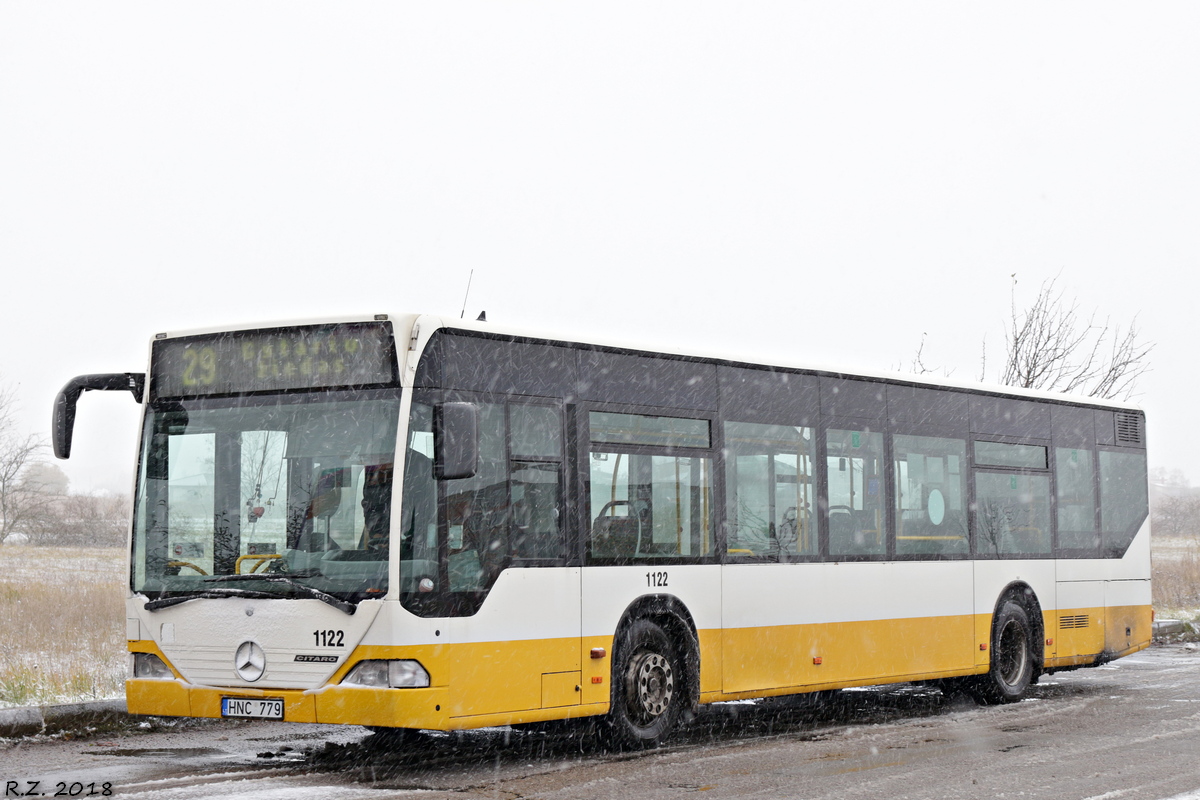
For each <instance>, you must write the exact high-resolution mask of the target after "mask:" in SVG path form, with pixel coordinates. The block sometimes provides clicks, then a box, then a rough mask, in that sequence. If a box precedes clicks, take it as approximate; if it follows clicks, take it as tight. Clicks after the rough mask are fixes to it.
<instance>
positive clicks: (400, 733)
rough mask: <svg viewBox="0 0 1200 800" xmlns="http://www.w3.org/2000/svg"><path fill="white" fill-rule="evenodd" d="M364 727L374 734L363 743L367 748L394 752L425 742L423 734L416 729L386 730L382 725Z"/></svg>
mask: <svg viewBox="0 0 1200 800" xmlns="http://www.w3.org/2000/svg"><path fill="white" fill-rule="evenodd" d="M364 727H365V728H366V729H367V730H369V731H370V732H371V733H373V734H374V736H369V737H367V739H366V740H365V742H364V744H366V745H367V746H368V747H376V748H380V749H383V750H395V749H397V748H404V747H412V746H413V745H415V744H419V743H421V742H423V741H425V736H424V734H422V733H421V731H420V730H418V729H416V728H388V727H384V726H382V725H366V726H364Z"/></svg>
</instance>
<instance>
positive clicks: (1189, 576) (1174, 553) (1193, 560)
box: [1150, 536, 1200, 623]
mask: <svg viewBox="0 0 1200 800" xmlns="http://www.w3.org/2000/svg"><path fill="white" fill-rule="evenodd" d="M1150 547H1151V558H1152V563H1153V567H1152V570H1151V578H1152V580H1153V591H1154V613H1155V615H1156V616H1157V618H1158V619H1179V620H1183V621H1184V622H1193V623H1200V540H1197V539H1196V538H1193V537H1171V538H1167V537H1159V536H1156V537H1154V539H1152V540H1151V545H1150Z"/></svg>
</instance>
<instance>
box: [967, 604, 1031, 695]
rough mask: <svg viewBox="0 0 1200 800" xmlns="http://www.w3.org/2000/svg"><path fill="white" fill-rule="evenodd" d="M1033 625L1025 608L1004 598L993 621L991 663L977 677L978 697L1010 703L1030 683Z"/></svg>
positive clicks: (1027, 687) (1023, 692) (1021, 693)
mask: <svg viewBox="0 0 1200 800" xmlns="http://www.w3.org/2000/svg"><path fill="white" fill-rule="evenodd" d="M1035 652H1036V651H1035V649H1034V646H1033V625H1032V624H1031V623H1030V621H1029V614H1028V612H1026V611H1025V608H1024V607H1023V606H1021V605H1020V604H1018V603H1015V602H1013V601H1012V600H1007V601H1005V602H1004V604H1003V605H1001V606H1000V610H999V611H998V612H996V616H995V619H994V620H993V622H992V666H991V669H990V670H989V671H988V674H987V675H985V676H983V677H982V678H981V679H980V682H979V686H978V694H979V698H980V699H981V700H983V701H984V702H987V703H1013V702H1016V701H1017V700H1020V699H1021V698H1022V697H1024V696H1025V692H1026V691H1027V690H1028V689H1029V684H1030V683H1032V682H1033V670H1034V663H1033V662H1034V653H1035Z"/></svg>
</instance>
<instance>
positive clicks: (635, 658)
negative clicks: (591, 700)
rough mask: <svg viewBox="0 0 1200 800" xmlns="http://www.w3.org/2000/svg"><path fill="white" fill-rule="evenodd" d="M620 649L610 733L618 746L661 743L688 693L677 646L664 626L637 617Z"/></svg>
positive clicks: (614, 673)
mask: <svg viewBox="0 0 1200 800" xmlns="http://www.w3.org/2000/svg"><path fill="white" fill-rule="evenodd" d="M615 655H616V656H617V662H616V669H615V670H614V672H613V690H612V708H611V710H610V711H609V714H608V719H607V720H606V729H607V733H608V738H609V740H610V741H611V743H612V744H614V745H616V746H617V747H618V748H619V749H644V748H651V747H658V746H659V745H661V744H662V743H663V742H664V741H666V739H667V737H668V736H669V735H670V733H671V731H672V729H673V728H674V727H675V724H676V722H678V721H679V715H680V713H681V712H682V710H683V706H684V700H685V696H686V694H687V690H686V688H685V686H686V684H685V681H684V675H683V670H682V669H681V663H680V660H679V652H678V649H677V648H676V647H675V646H674V644H672V642H671V638H670V637H669V636H668V635H667V633H666V631H664V630H663V629H662V628H661V627H659V626H658V625H657V624H655V623H654V622H651V621H650V620H646V619H638V620H634V621H633V623H631V624H630V625H629V626H628V627H627V628H625V630H624V631H623V633H622V634H621V636H620V638H619V641H618V646H617V648H616V653H615Z"/></svg>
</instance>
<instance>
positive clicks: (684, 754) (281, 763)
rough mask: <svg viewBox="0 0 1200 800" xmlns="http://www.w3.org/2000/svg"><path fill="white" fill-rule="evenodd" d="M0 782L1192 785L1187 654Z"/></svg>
mask: <svg viewBox="0 0 1200 800" xmlns="http://www.w3.org/2000/svg"><path fill="white" fill-rule="evenodd" d="M34 781H37V782H38V783H37V785H36V786H34V784H33V782H34ZM0 789H3V790H5V791H4V792H0V797H5V796H15V795H16V794H17V793H21V794H24V793H26V792H30V791H33V792H35V793H44V796H54V794H55V793H56V792H57V791H62V792H63V795H62V796H72V795H73V796H76V797H88V796H92V797H98V796H106V795H105V792H106V791H107V792H110V793H111V796H128V797H139V796H140V797H146V798H179V799H180V800H193V799H195V798H254V799H255V800H284V799H285V798H310V797H311V798H330V800H344V799H345V800H349V799H351V798H385V797H407V796H420V797H421V798H422V799H423V800H424V799H426V798H427V799H428V800H439V799H440V798H454V799H455V800H469V799H471V798H545V799H546V800H549V799H550V798H562V799H563V800H567V799H569V800H585V799H590V798H595V799H596V800H608V799H609V798H612V799H613V800H631V798H634V797H636V798H638V799H639V800H641V798H684V797H704V798H706V800H713V798H726V797H737V798H793V797H794V798H838V799H839V800H841V798H849V797H854V798H888V800H903V798H953V799H954V800H966V799H967V798H993V797H1010V798H1012V797H1027V798H1042V797H1045V798H1050V797H1053V798H1055V800H1072V799H1073V798H1089V799H1090V800H1116V798H1154V799H1155V800H1158V799H1160V798H1179V799H1180V800H1182V799H1183V798H1188V799H1189V800H1200V649H1196V646H1195V645H1169V646H1163V647H1156V648H1153V649H1151V650H1149V651H1146V652H1144V653H1140V654H1137V655H1135V656H1131V657H1129V658H1126V659H1123V660H1121V661H1117V662H1114V663H1112V664H1109V665H1107V666H1104V667H1100V668H1097V669H1089V670H1080V671H1078V672H1070V673H1059V674H1057V675H1053V676H1047V677H1043V678H1042V681H1041V683H1040V684H1039V685H1038V686H1036V687H1035V688H1034V690H1033V692H1032V695H1031V697H1030V698H1029V699H1027V700H1025V701H1023V702H1021V703H1017V704H1014V705H1009V706H999V707H979V706H975V705H973V704H972V703H970V702H969V701H966V700H962V699H956V698H948V697H945V696H943V695H942V694H941V693H940V692H938V691H937V690H934V689H931V688H927V687H924V686H920V685H904V686H896V687H885V688H879V689H868V690H861V691H845V692H840V693H838V694H837V695H835V696H834V697H833V698H829V699H826V700H825V701H823V702H820V703H815V704H814V703H811V702H798V703H797V702H793V703H784V702H760V703H753V704H748V703H743V704H722V705H718V706H711V707H706V708H705V709H703V710H702V713H701V715H700V716H699V717H698V718H697V719H696V720H695V721H694V722H693V723H692V724H691V725H690V726H689V727H688V728H686V729H685V730H683V731H681V732H680V734H679V735H678V736H677V737H676V738H675V739H674V740H673V741H672V743H671V745H670V746H669V747H666V748H664V749H661V750H657V751H653V752H649V753H635V754H630V753H625V754H611V753H606V752H603V751H602V750H600V749H599V748H598V747H597V746H596V744H595V739H594V737H593V735H592V732H591V731H590V730H589V729H588V727H587V726H586V725H575V726H562V727H551V728H550V729H547V730H532V731H527V730H507V729H493V730H487V731H473V732H467V733H463V734H453V735H450V734H437V735H431V734H422V735H421V736H420V737H419V740H418V741H416V742H415V743H398V742H396V741H390V740H384V739H382V738H381V737H379V736H375V735H373V734H370V733H368V732H367V731H365V730H364V729H362V728H357V727H337V726H325V725H285V724H282V723H265V722H233V723H225V722H195V721H189V722H174V723H172V722H167V721H155V722H151V723H143V727H141V728H135V729H133V730H117V731H109V732H94V733H91V734H88V735H86V736H81V737H77V738H49V737H35V738H30V739H23V740H8V741H0ZM697 793H700V794H697Z"/></svg>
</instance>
